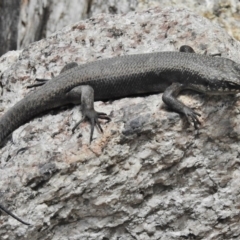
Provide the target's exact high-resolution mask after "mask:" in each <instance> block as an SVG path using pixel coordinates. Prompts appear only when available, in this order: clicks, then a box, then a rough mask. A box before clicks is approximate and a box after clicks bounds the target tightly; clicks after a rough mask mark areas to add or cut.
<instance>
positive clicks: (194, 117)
mask: <svg viewBox="0 0 240 240" xmlns="http://www.w3.org/2000/svg"><path fill="white" fill-rule="evenodd" d="M184 114H185V116H186V117H187V120H188V122H193V125H194V128H195V129H198V125H201V122H200V121H199V119H198V117H201V114H200V113H197V112H195V111H193V110H192V109H191V108H185V109H184Z"/></svg>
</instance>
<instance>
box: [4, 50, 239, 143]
mask: <svg viewBox="0 0 240 240" xmlns="http://www.w3.org/2000/svg"><path fill="white" fill-rule="evenodd" d="M193 52H194V51H193V49H192V48H191V47H189V46H183V47H181V49H180V52H156V53H145V54H136V55H128V56H121V57H114V58H110V59H104V60H99V61H95V62H90V63H86V64H82V65H79V66H76V63H71V64H69V65H66V67H65V68H64V69H63V70H62V72H61V73H60V75H59V76H57V77H54V78H53V79H52V80H50V81H46V80H42V82H41V83H38V84H35V85H33V86H39V85H43V86H42V87H41V88H39V89H37V90H36V91H34V92H33V93H30V94H29V95H27V96H26V97H25V98H23V99H22V100H21V101H19V102H18V103H17V104H15V105H14V106H13V107H12V108H10V109H9V110H8V111H7V112H6V113H5V114H4V115H3V116H2V117H1V118H0V144H1V143H3V141H4V140H5V139H6V137H7V136H8V135H9V134H10V133H12V132H13V131H14V130H15V129H17V128H18V127H19V126H21V125H22V124H24V123H26V122H27V121H29V120H31V119H32V118H34V117H35V116H37V115H39V114H40V113H42V112H45V111H46V110H49V109H53V108H56V107H59V106H62V105H66V104H69V103H73V104H81V111H82V115H83V118H82V119H88V120H89V121H90V124H91V133H90V142H91V141H92V138H93V131H94V126H95V125H97V126H98V127H99V129H100V130H101V131H102V128H101V126H100V122H99V119H106V120H110V118H109V117H108V116H107V115H106V114H105V113H101V112H97V111H95V109H94V100H108V99H114V98H123V97H127V96H134V95H141V94H152V93H159V92H163V95H162V99H163V101H164V102H165V104H166V105H168V106H169V107H170V108H171V109H173V111H175V112H179V113H182V114H183V115H185V116H186V117H187V119H188V121H190V122H191V121H192V122H193V124H194V127H195V128H197V127H198V125H199V124H200V121H199V119H198V116H200V114H199V113H197V112H195V111H193V110H192V109H191V108H189V107H187V106H186V105H184V104H183V103H182V102H180V101H179V100H178V99H177V96H178V95H179V94H180V92H181V91H183V90H186V89H190V90H194V91H197V92H202V93H206V94H220V95H222V94H234V93H237V92H239V91H240V65H239V64H237V63H235V62H234V61H232V60H230V59H227V58H221V57H212V56H207V55H200V54H196V53H193ZM30 87H31V86H30ZM81 121H82V120H81ZM81 121H79V122H78V123H77V124H76V125H75V127H74V128H73V130H75V129H76V127H77V126H78V125H79V124H80V123H81Z"/></svg>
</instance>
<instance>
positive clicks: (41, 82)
mask: <svg viewBox="0 0 240 240" xmlns="http://www.w3.org/2000/svg"><path fill="white" fill-rule="evenodd" d="M77 66H78V64H77V63H76V62H71V63H68V64H66V65H65V66H64V67H63V68H62V70H61V72H60V74H61V73H63V72H66V71H68V70H69V69H72V68H74V67H77ZM60 74H59V75H60ZM52 78H54V76H53V74H52ZM36 81H37V82H38V83H35V84H32V85H28V86H27V88H34V87H40V86H42V85H44V84H45V83H46V82H48V81H49V79H43V78H36Z"/></svg>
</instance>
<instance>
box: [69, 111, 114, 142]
mask: <svg viewBox="0 0 240 240" xmlns="http://www.w3.org/2000/svg"><path fill="white" fill-rule="evenodd" d="M85 119H87V120H89V121H90V124H91V133H90V143H91V142H92V139H93V132H94V126H95V125H96V126H97V127H98V128H99V129H100V131H101V132H103V129H102V127H101V125H100V122H99V120H98V119H105V120H107V122H109V121H111V118H110V117H108V116H107V114H106V113H103V112H96V111H95V110H94V109H88V110H85V111H84V113H83V118H82V119H81V120H80V121H78V122H77V123H76V125H75V126H74V127H73V129H72V132H73V133H74V131H75V130H76V128H77V127H78V126H79V124H80V123H81V122H83V121H84V120H85Z"/></svg>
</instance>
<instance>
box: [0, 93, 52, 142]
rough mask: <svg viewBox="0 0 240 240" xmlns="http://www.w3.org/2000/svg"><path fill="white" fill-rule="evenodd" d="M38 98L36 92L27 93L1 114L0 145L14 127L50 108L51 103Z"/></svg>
mask: <svg viewBox="0 0 240 240" xmlns="http://www.w3.org/2000/svg"><path fill="white" fill-rule="evenodd" d="M34 95H35V97H34ZM40 99H41V98H37V97H36V93H32V94H29V95H28V96H26V97H25V98H23V99H22V100H21V101H19V102H18V103H17V104H15V105H14V106H13V107H12V108H10V109H9V110H8V111H7V112H6V113H5V114H3V116H2V117H1V118H0V145H2V144H3V142H4V140H5V139H6V138H7V136H8V135H10V134H11V133H12V132H13V131H14V130H15V129H17V128H18V127H20V126H21V125H23V124H25V123H26V122H28V121H30V120H31V119H32V118H34V117H36V116H37V115H39V114H40V113H42V112H43V111H45V110H48V109H50V106H51V104H50V103H48V102H46V101H41V100H40Z"/></svg>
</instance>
